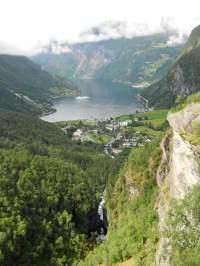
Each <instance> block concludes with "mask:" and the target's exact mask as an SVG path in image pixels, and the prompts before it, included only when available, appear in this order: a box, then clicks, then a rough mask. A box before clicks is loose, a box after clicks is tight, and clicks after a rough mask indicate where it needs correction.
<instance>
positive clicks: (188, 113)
mask: <svg viewBox="0 0 200 266" xmlns="http://www.w3.org/2000/svg"><path fill="white" fill-rule="evenodd" d="M167 120H168V121H169V123H170V126H171V127H172V128H173V130H174V131H176V132H177V133H180V132H187V133H189V134H192V132H193V130H192V124H193V123H194V122H200V103H196V104H192V105H188V106H187V107H185V108H184V109H183V110H182V111H180V112H177V113H175V114H171V115H169V116H168V118H167Z"/></svg>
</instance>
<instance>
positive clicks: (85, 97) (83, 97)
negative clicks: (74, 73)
mask: <svg viewBox="0 0 200 266" xmlns="http://www.w3.org/2000/svg"><path fill="white" fill-rule="evenodd" d="M89 98H90V97H88V96H77V97H76V98H75V99H76V100H86V99H89Z"/></svg>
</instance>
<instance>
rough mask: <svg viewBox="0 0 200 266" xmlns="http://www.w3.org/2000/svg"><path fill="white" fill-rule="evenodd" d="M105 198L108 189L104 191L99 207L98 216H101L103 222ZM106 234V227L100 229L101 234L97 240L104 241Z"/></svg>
mask: <svg viewBox="0 0 200 266" xmlns="http://www.w3.org/2000/svg"><path fill="white" fill-rule="evenodd" d="M105 197H106V188H105V189H104V191H103V194H102V197H101V201H100V203H99V206H98V215H99V218H100V220H101V221H102V222H104V212H103V205H104V203H105ZM105 234H106V232H105V229H104V227H100V230H99V233H98V236H97V238H96V239H97V240H100V241H102V240H103V239H104V237H105Z"/></svg>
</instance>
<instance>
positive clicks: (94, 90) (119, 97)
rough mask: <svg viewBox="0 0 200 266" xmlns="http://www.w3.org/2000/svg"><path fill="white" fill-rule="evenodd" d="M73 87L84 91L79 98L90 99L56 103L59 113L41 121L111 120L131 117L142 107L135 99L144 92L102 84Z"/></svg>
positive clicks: (80, 82)
mask: <svg viewBox="0 0 200 266" xmlns="http://www.w3.org/2000/svg"><path fill="white" fill-rule="evenodd" d="M74 83H75V84H76V85H77V86H78V87H79V88H80V89H81V95H80V96H87V97H89V98H86V99H83V100H77V99H76V97H75V96H74V97H65V98H60V99H56V100H55V101H54V103H53V108H55V109H56V110H57V111H56V112H55V113H53V114H50V115H46V116H43V117H41V118H42V119H43V120H45V121H49V122H56V121H66V120H77V119H94V118H98V119H99V118H110V117H117V116H120V115H122V114H132V113H134V112H135V111H136V109H138V108H141V106H142V103H141V101H140V100H138V99H137V98H136V97H135V96H136V94H137V93H139V92H140V91H141V89H138V88H133V87H132V86H131V85H127V84H121V83H115V82H109V81H100V80H76V81H74Z"/></svg>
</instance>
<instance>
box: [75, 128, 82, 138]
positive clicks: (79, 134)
mask: <svg viewBox="0 0 200 266" xmlns="http://www.w3.org/2000/svg"><path fill="white" fill-rule="evenodd" d="M82 134H83V132H82V131H81V130H80V129H77V130H76V131H75V132H74V134H73V136H74V137H75V138H77V139H80V138H81V136H82Z"/></svg>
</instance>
